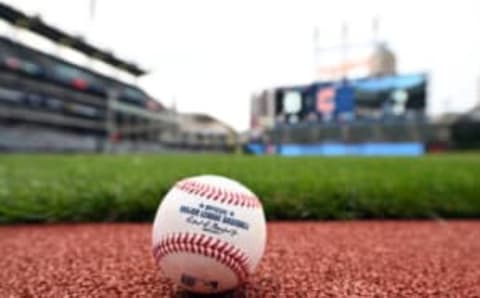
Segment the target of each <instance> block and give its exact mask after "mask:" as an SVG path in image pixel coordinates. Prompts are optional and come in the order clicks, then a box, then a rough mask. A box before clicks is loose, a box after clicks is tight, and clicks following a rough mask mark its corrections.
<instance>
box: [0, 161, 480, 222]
mask: <svg viewBox="0 0 480 298" xmlns="http://www.w3.org/2000/svg"><path fill="white" fill-rule="evenodd" d="M206 173H209V174H219V175H225V176H228V177H231V178H234V179H238V180H239V181H241V182H242V183H244V184H245V185H247V186H248V187H249V188H250V189H252V190H253V191H254V192H255V193H256V194H257V195H258V196H259V197H260V198H261V199H262V201H263V204H264V207H265V211H266V214H267V217H268V218H269V219H351V218H440V217H442V218H443V217H449V218H451V217H461V218H472V217H480V155H479V154H476V153H471V154H464V155H437V156H426V157H419V158H359V157H358V158H357V157H348V158H345V157H341V158H318V157H305V158H303V157H302V158H282V157H250V156H241V155H129V156H105V155H61V156H54V155H0V223H14V222H59V221H137V220H142V221H143V220H147V221H150V220H152V218H153V216H154V214H155V210H156V208H157V207H158V204H159V202H160V200H161V198H162V196H163V195H164V194H165V193H166V192H167V191H168V189H169V188H170V187H171V186H172V185H173V184H174V182H175V181H176V180H178V179H180V178H183V177H187V176H192V175H200V174H206Z"/></svg>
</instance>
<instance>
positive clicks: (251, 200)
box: [175, 179, 261, 208]
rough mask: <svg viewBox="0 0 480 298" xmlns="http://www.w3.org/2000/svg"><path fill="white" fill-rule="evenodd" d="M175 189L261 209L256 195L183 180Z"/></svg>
mask: <svg viewBox="0 0 480 298" xmlns="http://www.w3.org/2000/svg"><path fill="white" fill-rule="evenodd" d="M175 187H176V188H178V189H180V190H182V191H185V192H187V193H190V194H195V195H200V196H202V197H204V198H206V199H210V200H214V201H218V202H220V203H226V204H229V205H234V206H241V207H247V208H259V207H261V204H260V201H259V200H258V198H257V197H256V196H255V195H250V194H244V193H239V192H234V191H229V190H225V189H222V188H219V187H216V186H213V185H209V184H206V183H202V182H198V181H194V180H192V179H185V180H182V181H180V182H178V183H177V184H176V186H175Z"/></svg>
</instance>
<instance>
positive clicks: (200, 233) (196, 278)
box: [152, 175, 266, 293]
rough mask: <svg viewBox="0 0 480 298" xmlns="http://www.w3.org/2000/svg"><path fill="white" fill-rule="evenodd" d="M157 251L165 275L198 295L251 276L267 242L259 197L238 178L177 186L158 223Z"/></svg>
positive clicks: (201, 178)
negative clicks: (236, 179) (238, 180)
mask: <svg viewBox="0 0 480 298" xmlns="http://www.w3.org/2000/svg"><path fill="white" fill-rule="evenodd" d="M152 240H153V255H154V258H155V261H156V263H157V265H158V266H159V267H160V269H161V270H162V272H163V273H164V275H166V276H167V277H169V278H170V279H171V280H173V281H174V282H175V283H176V284H178V285H180V286H181V287H183V288H185V289H186V290H187V291H191V292H194V293H219V292H224V291H227V290H230V289H233V288H235V287H237V286H239V285H240V284H242V283H243V282H244V281H246V280H247V278H248V277H249V275H250V274H252V273H253V271H254V270H255V268H256V266H257V265H258V263H259V261H260V259H261V257H262V255H263V251H264V249H265V241H266V224H265V215H264V212H263V208H262V205H261V202H260V201H259V199H258V198H257V197H256V196H255V194H254V193H253V192H251V191H250V190H249V189H248V188H246V187H245V186H243V185H242V184H240V183H239V182H237V181H234V180H232V179H228V178H225V177H220V176H213V175H205V176H196V177H191V178H186V179H183V180H181V181H179V182H178V183H176V184H175V186H173V187H172V189H171V190H170V191H169V192H168V193H167V195H166V196H165V197H164V199H163V201H162V203H161V204H160V206H159V208H158V210H157V214H156V216H155V221H154V224H153V233H152Z"/></svg>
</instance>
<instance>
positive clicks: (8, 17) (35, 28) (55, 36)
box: [0, 3, 147, 76]
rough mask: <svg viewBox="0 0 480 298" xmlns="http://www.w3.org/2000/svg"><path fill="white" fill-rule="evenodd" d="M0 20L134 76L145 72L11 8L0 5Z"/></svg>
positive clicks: (79, 38) (35, 17)
mask: <svg viewBox="0 0 480 298" xmlns="http://www.w3.org/2000/svg"><path fill="white" fill-rule="evenodd" d="M0 18H1V19H4V20H5V21H7V22H9V23H10V24H12V25H14V26H18V27H23V28H25V29H28V30H30V31H32V32H34V33H36V34H38V35H40V36H43V37H45V38H47V39H49V40H51V41H53V42H55V43H59V44H62V45H64V46H67V47H70V48H72V49H75V50H77V51H79V52H81V53H83V54H85V55H87V56H89V57H92V58H94V59H97V60H100V61H103V62H105V63H106V64H109V65H112V66H114V67H116V68H119V69H122V70H124V71H126V72H128V73H130V74H132V75H134V76H141V75H144V74H146V73H147V72H146V71H145V70H143V69H141V68H139V67H138V66H137V65H135V64H133V63H130V62H126V61H124V60H121V59H120V58H118V57H116V56H114V55H113V54H112V53H110V52H108V51H105V50H101V49H99V48H96V47H94V46H93V45H91V44H89V43H87V42H85V41H84V40H83V38H81V37H75V36H72V35H70V34H68V33H66V32H64V31H62V30H60V29H58V28H55V27H52V26H50V25H47V24H45V23H44V22H43V21H42V20H41V19H40V18H39V17H37V16H33V17H30V16H27V15H26V14H24V13H23V12H21V11H18V10H16V9H15V8H13V7H10V6H8V5H5V4H3V3H0Z"/></svg>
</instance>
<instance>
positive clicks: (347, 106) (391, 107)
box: [252, 74, 427, 125]
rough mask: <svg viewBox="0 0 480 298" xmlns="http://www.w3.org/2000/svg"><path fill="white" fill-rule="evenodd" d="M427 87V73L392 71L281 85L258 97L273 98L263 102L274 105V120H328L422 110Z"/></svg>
mask: <svg viewBox="0 0 480 298" xmlns="http://www.w3.org/2000/svg"><path fill="white" fill-rule="evenodd" d="M426 89H427V76H426V75H425V74H408V75H392V76H383V77H379V78H361V79H356V80H341V81H336V82H315V83H312V84H309V85H302V86H289V87H278V88H274V89H273V90H271V91H270V92H269V93H273V96H269V97H262V98H258V100H262V101H273V102H271V103H263V104H264V105H265V104H267V105H271V106H273V115H269V116H270V117H273V119H272V121H271V123H275V124H292V125H293V124H301V123H311V122H323V123H328V122H343V121H354V119H378V118H388V117H400V118H401V117H404V116H406V115H407V114H409V113H410V114H411V113H412V112H413V113H417V114H423V113H424V110H425V108H426V96H427V94H426ZM252 104H255V102H252ZM259 116H260V117H261V116H262V115H259V114H258V113H257V114H256V115H252V119H253V118H254V117H259ZM263 116H265V115H263Z"/></svg>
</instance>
